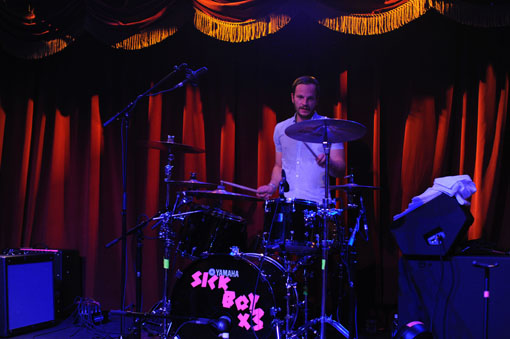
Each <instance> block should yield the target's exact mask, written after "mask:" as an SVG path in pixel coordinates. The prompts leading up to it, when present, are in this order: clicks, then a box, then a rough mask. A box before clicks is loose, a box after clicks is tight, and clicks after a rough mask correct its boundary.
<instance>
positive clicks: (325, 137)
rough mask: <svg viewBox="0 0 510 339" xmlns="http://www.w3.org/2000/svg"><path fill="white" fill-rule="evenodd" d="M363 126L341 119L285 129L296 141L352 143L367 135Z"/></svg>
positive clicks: (325, 120)
mask: <svg viewBox="0 0 510 339" xmlns="http://www.w3.org/2000/svg"><path fill="white" fill-rule="evenodd" d="M365 132H366V127H365V126H363V125H362V124H360V123H358V122H355V121H350V120H340V119H317V120H306V121H301V122H296V123H295V124H293V125H290V126H289V127H287V128H286V129H285V134H287V135H288V136H289V137H291V138H292V139H295V140H299V141H304V142H311V143H322V142H324V141H326V142H329V143H338V142H346V141H352V140H356V139H359V138H361V137H362V136H363V135H365Z"/></svg>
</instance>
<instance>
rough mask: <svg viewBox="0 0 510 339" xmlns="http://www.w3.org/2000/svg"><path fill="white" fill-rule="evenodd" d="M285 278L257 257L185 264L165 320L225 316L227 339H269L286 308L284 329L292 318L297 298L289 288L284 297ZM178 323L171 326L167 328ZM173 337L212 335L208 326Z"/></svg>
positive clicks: (219, 257)
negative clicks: (227, 327) (169, 313)
mask: <svg viewBox="0 0 510 339" xmlns="http://www.w3.org/2000/svg"><path fill="white" fill-rule="evenodd" d="M262 258H263V260H262ZM286 278H287V277H286V275H285V270H284V268H283V267H282V266H281V265H280V264H279V263H278V262H277V261H276V260H274V259H272V258H270V257H267V256H265V257H264V256H262V255H261V254H257V253H243V254H240V255H238V256H230V255H225V254H212V255H209V256H207V257H206V258H203V259H199V260H196V261H194V262H193V263H191V264H190V265H189V266H188V267H187V268H186V269H185V270H184V271H183V273H182V275H180V277H178V280H177V282H176V284H175V287H174V290H173V293H172V298H171V300H172V311H171V314H172V315H174V316H175V318H176V319H183V318H188V317H189V318H195V319H196V318H207V319H218V318H220V317H221V316H227V317H228V318H230V320H231V327H230V338H254V337H255V336H254V333H255V334H256V336H257V337H258V338H261V339H262V338H273V337H275V327H274V326H275V323H274V322H273V320H274V319H282V324H281V325H280V327H281V328H280V331H283V330H284V329H285V322H284V321H283V319H285V316H286V315H287V307H288V308H289V312H288V313H289V318H288V319H289V326H290V327H293V326H294V325H295V321H296V317H297V308H298V306H297V304H298V302H297V299H298V297H297V292H296V289H295V288H291V289H290V290H289V297H288V298H287V297H286V295H287V289H286V287H285V286H286V285H285V283H286ZM287 301H288V305H287ZM183 322H184V320H177V321H176V323H175V324H174V326H175V327H174V326H173V328H178V327H179V326H180V325H182V324H183ZM253 332H254V333H253ZM174 335H179V336H180V337H181V338H217V337H218V332H217V331H216V330H215V329H214V328H213V327H212V326H208V325H195V324H185V325H183V326H182V327H181V328H180V329H179V331H178V333H174Z"/></svg>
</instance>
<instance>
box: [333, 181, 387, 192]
mask: <svg viewBox="0 0 510 339" xmlns="http://www.w3.org/2000/svg"><path fill="white" fill-rule="evenodd" d="M379 188H380V187H377V186H366V185H358V184H355V183H353V182H351V183H348V184H344V185H335V186H329V189H330V190H344V191H359V190H368V189H370V190H378V189H379Z"/></svg>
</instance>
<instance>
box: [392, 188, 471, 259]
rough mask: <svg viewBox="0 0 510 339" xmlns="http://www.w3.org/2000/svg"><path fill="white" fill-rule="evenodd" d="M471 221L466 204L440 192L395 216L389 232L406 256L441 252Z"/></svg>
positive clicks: (448, 247) (430, 254)
mask: <svg viewBox="0 0 510 339" xmlns="http://www.w3.org/2000/svg"><path fill="white" fill-rule="evenodd" d="M472 223H473V216H472V215H471V212H470V211H469V207H467V206H462V205H460V204H459V203H458V202H457V200H456V199H455V197H450V196H448V195H446V194H441V195H439V196H438V197H436V198H434V199H432V200H431V201H429V202H427V203H426V204H424V205H422V206H420V207H418V208H417V209H415V210H413V211H411V212H409V213H408V214H406V215H404V216H402V217H401V218H399V219H397V220H395V221H394V222H393V224H392V225H391V232H392V233H393V236H394V237H395V239H396V241H397V243H398V246H399V247H400V250H401V251H402V253H403V254H404V255H407V256H444V255H446V254H450V253H451V249H453V247H452V246H453V245H454V244H455V243H457V242H458V240H459V239H460V238H462V237H464V236H465V235H466V232H467V229H468V228H469V226H471V224H472Z"/></svg>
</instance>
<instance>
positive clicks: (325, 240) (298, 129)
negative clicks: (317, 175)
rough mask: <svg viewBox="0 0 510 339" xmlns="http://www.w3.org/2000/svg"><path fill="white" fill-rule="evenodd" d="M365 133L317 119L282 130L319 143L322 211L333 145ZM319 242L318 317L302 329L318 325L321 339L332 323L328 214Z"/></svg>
mask: <svg viewBox="0 0 510 339" xmlns="http://www.w3.org/2000/svg"><path fill="white" fill-rule="evenodd" d="M365 132H366V127H365V126H363V125H362V124H360V123H357V122H354V121H349V120H337V119H317V120H306V121H301V122H297V123H295V124H293V125H291V126H289V127H287V128H286V129H285V134H286V135H287V136H289V137H290V138H293V139H295V140H298V141H303V142H311V143H322V145H323V148H324V154H325V156H326V163H325V166H324V171H325V172H324V173H325V187H324V198H323V206H322V207H323V208H324V209H328V207H329V206H330V205H331V199H330V197H329V161H330V151H331V144H332V143H340V142H347V141H352V140H356V139H359V138H361V137H362V136H363V135H364V134H365ZM320 220H321V221H322V239H321V240H320V242H319V243H320V248H321V269H322V286H321V316H320V317H319V318H318V319H316V320H312V321H311V322H309V324H307V325H305V329H306V328H309V327H311V326H312V325H313V324H314V323H316V322H320V338H321V339H324V338H325V336H326V332H325V325H326V324H327V323H331V322H334V321H333V320H331V318H327V317H326V287H327V286H326V285H327V271H328V252H329V248H330V244H331V243H330V241H329V236H328V226H327V225H328V224H327V222H328V213H323V215H322V218H321V219H320ZM334 326H335V327H339V328H341V331H340V333H342V335H344V337H346V338H348V337H349V331H348V330H347V329H345V328H344V327H343V326H342V325H341V324H340V323H337V322H335V325H334Z"/></svg>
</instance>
